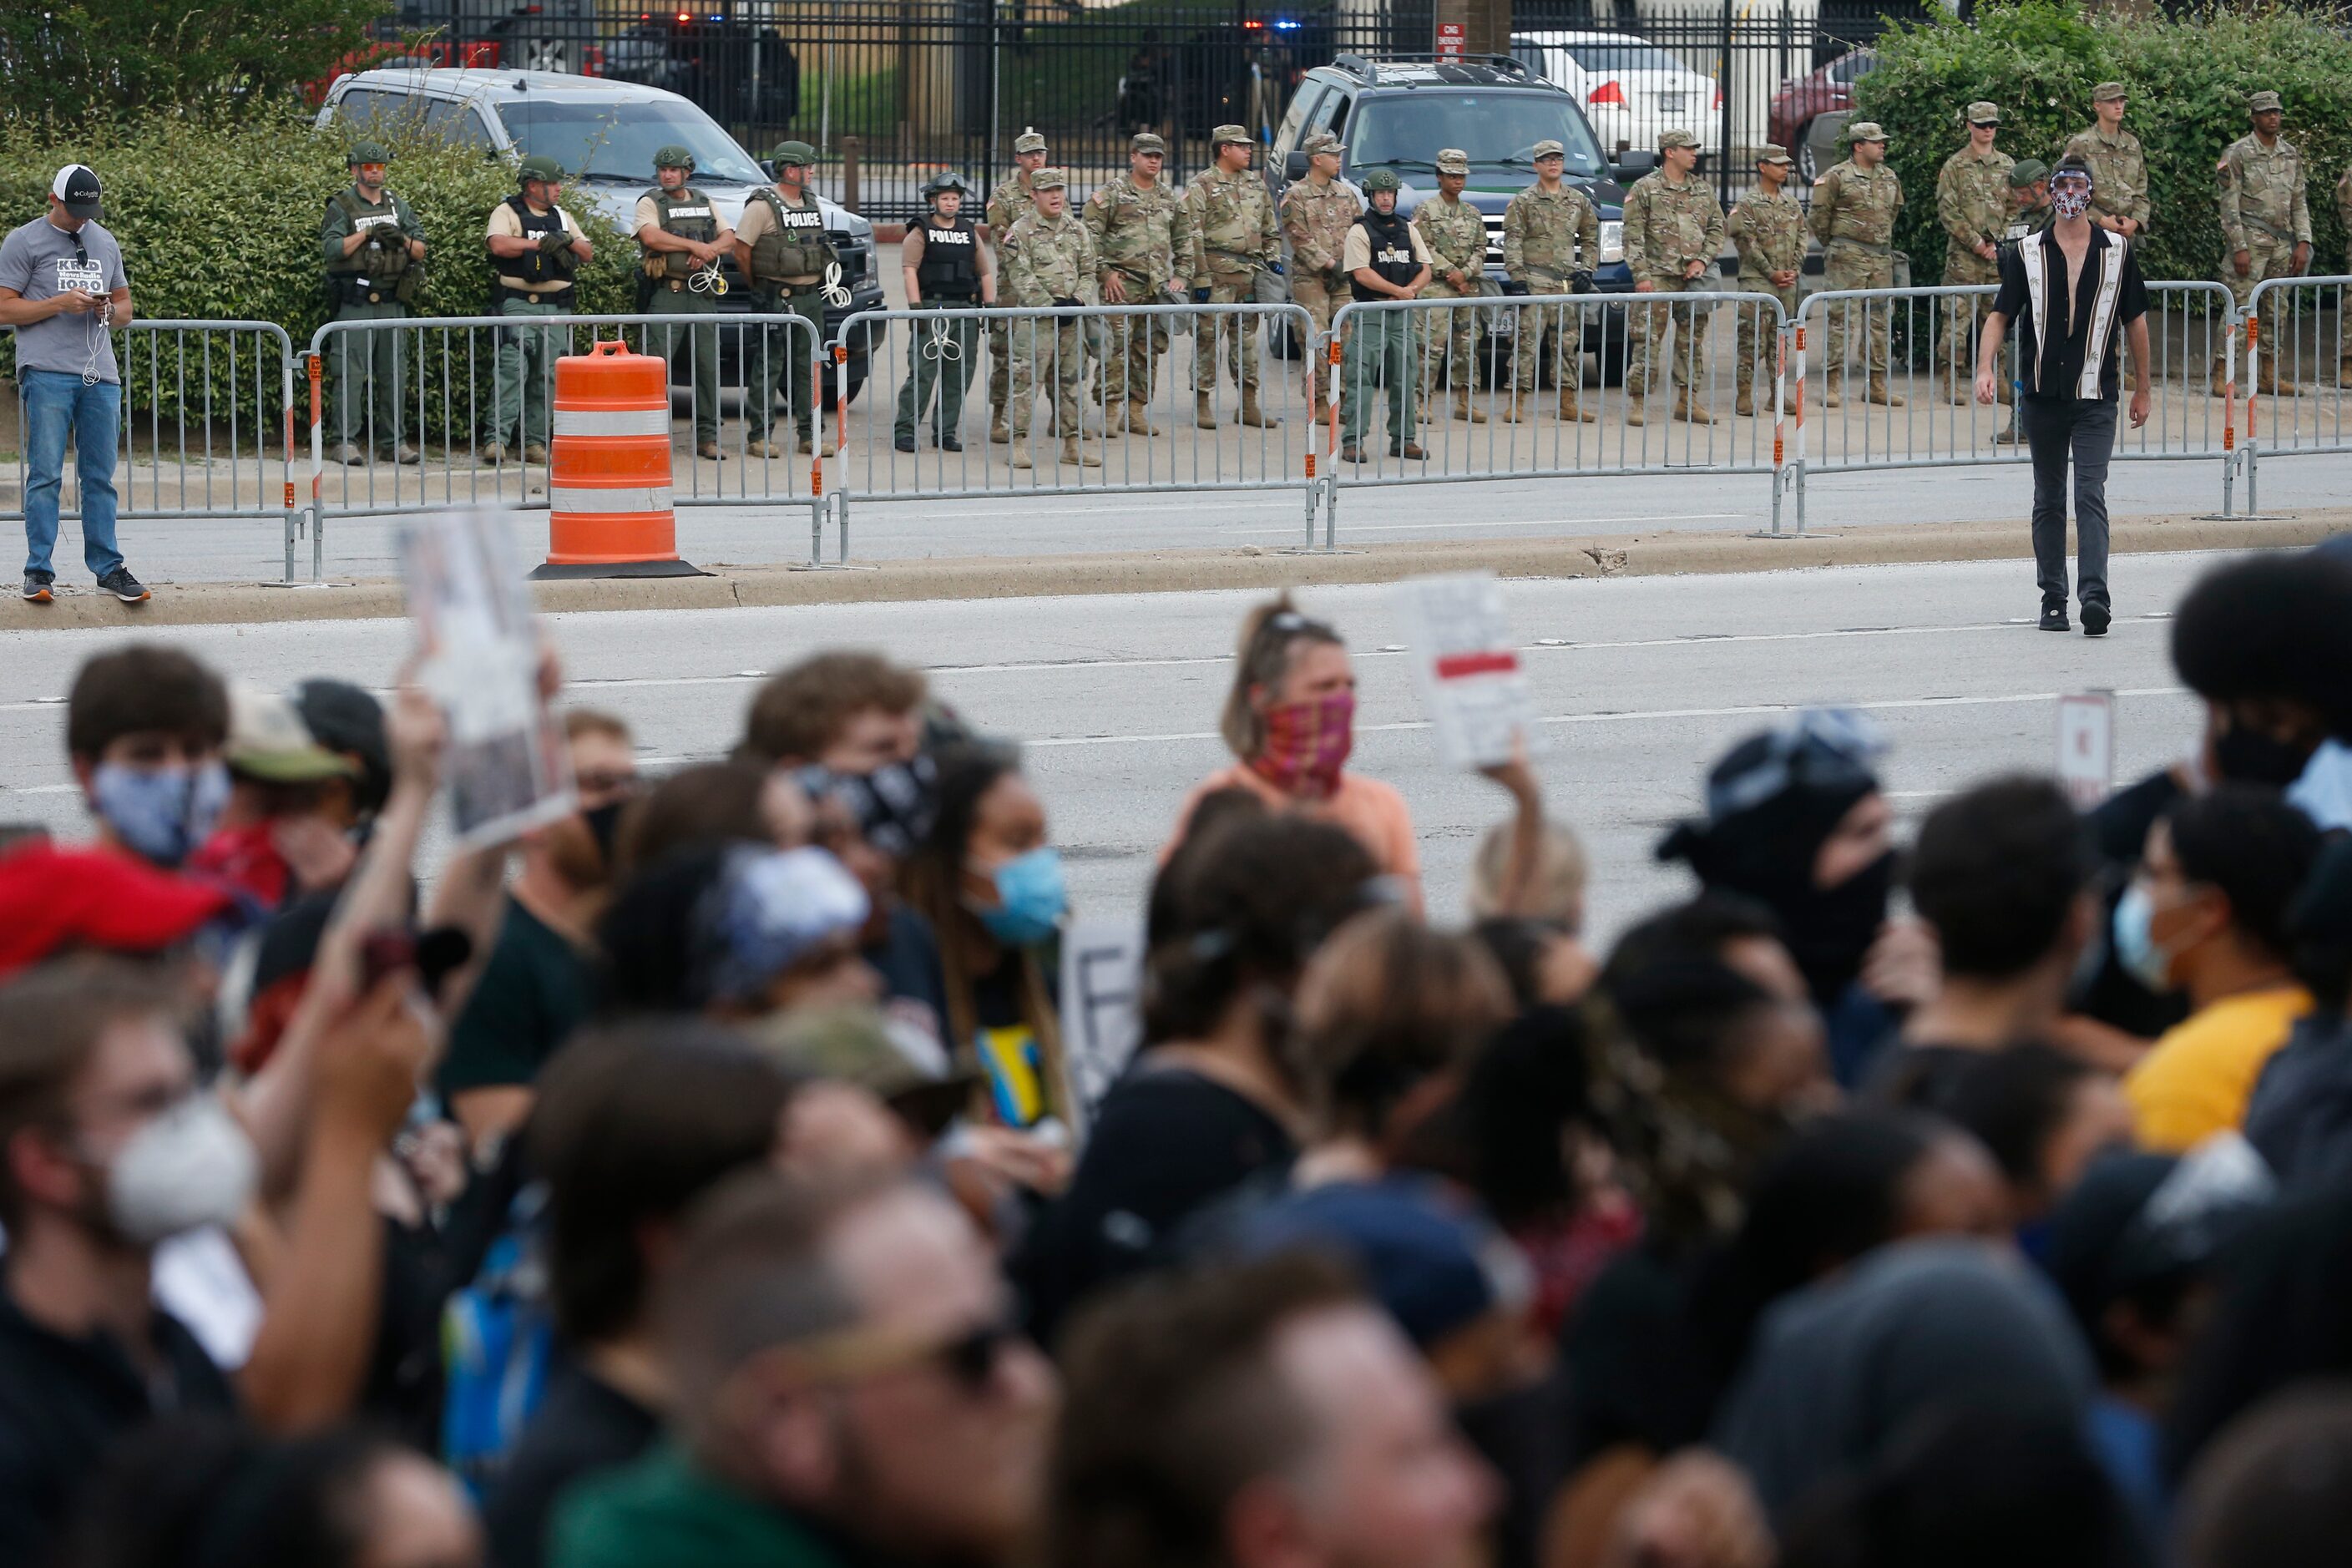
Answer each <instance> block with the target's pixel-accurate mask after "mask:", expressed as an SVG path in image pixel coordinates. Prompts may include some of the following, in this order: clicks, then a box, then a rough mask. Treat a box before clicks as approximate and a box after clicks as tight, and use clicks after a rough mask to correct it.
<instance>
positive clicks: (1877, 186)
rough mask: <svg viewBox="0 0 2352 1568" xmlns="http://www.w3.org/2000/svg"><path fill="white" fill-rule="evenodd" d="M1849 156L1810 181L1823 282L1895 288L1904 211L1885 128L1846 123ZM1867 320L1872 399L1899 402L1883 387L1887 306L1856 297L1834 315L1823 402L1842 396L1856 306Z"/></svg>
mask: <svg viewBox="0 0 2352 1568" xmlns="http://www.w3.org/2000/svg"><path fill="white" fill-rule="evenodd" d="M1845 137H1846V140H1847V141H1848V142H1850V143H1852V146H1851V148H1850V150H1849V156H1848V157H1847V158H1846V161H1845V162H1844V163H1840V164H1838V165H1836V166H1835V167H1834V168H1832V169H1831V170H1830V171H1829V173H1827V174H1823V175H1822V177H1821V178H1820V179H1818V180H1815V181H1814V182H1813V205H1812V210H1811V212H1810V213H1808V214H1807V215H1806V219H1805V221H1806V222H1807V223H1809V224H1811V226H1812V230H1813V237H1814V238H1816V239H1818V240H1820V241H1821V242H1822V284H1823V286H1824V287H1826V288H1830V289H1892V288H1894V287H1895V219H1896V218H1898V217H1900V216H1902V214H1903V182H1902V181H1901V180H1899V179H1897V178H1896V177H1895V171H1894V170H1893V169H1891V168H1889V167H1887V164H1886V132H1885V130H1884V129H1883V128H1881V127H1880V125H1879V123H1878V122H1877V121H1874V120H1853V121H1847V122H1846V127H1845ZM1857 309H1858V310H1859V311H1860V314H1861V317H1862V332H1863V361H1864V367H1865V368H1866V369H1867V371H1868V372H1869V374H1870V401H1871V402H1873V403H1878V404H1884V405H1889V406H1892V407H1897V408H1899V407H1901V406H1902V405H1903V396H1902V395H1901V394H1900V393H1896V392H1891V391H1889V390H1888V389H1887V385H1886V331H1887V321H1888V312H1889V310H1890V309H1891V307H1890V306H1888V305H1886V304H1885V303H1884V302H1881V303H1879V304H1875V305H1864V306H1860V307H1857V306H1855V305H1853V304H1852V303H1851V302H1849V303H1847V304H1845V305H1842V306H1840V307H1838V308H1837V309H1836V310H1832V311H1831V312H1830V323H1829V343H1828V348H1829V375H1828V385H1827V387H1826V389H1825V390H1824V392H1823V395H1822V406H1823V407H1827V408H1835V407H1836V406H1837V405H1839V404H1840V403H1841V402H1843V382H1844V379H1845V352H1846V341H1845V340H1846V333H1847V331H1848V330H1849V328H1850V327H1851V325H1852V323H1853V316H1854V314H1855V312H1856V310H1857Z"/></svg>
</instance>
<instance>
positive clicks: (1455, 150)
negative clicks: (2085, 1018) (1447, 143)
mask: <svg viewBox="0 0 2352 1568" xmlns="http://www.w3.org/2000/svg"><path fill="white" fill-rule="evenodd" d="M1437 172H1438V173H1439V174H1468V173H1469V172H1470V154H1469V153H1465V152H1464V151H1463V150H1462V149H1461V148H1459V147H1447V148H1444V149H1442V150H1441V151H1440V152H1439V153H1438V154H1437Z"/></svg>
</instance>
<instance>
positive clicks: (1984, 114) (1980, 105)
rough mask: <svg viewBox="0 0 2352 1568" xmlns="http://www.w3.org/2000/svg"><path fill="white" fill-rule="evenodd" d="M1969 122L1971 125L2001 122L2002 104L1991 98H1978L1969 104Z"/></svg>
mask: <svg viewBox="0 0 2352 1568" xmlns="http://www.w3.org/2000/svg"><path fill="white" fill-rule="evenodd" d="M1969 124H1971V125H1998V124H2000V104H1998V103H1995V102H1993V101H1992V100H1990V99H1983V98H1979V99H1978V100H1976V101H1975V102H1974V103H1971V104H1969Z"/></svg>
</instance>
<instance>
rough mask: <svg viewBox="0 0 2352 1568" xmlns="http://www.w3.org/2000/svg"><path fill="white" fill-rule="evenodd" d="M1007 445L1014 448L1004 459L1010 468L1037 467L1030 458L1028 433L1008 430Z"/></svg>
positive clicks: (1006, 435) (1006, 433)
mask: <svg viewBox="0 0 2352 1568" xmlns="http://www.w3.org/2000/svg"><path fill="white" fill-rule="evenodd" d="M1005 444H1006V445H1008V446H1010V447H1012V448H1013V450H1012V451H1011V452H1010V453H1009V454H1007V455H1006V457H1005V459H1004V461H1005V463H1006V464H1007V465H1008V466H1010V467H1012V468H1034V467H1035V466H1036V465H1035V463H1034V461H1032V459H1031V458H1030V456H1029V432H1028V431H1026V430H1007V431H1006V432H1005Z"/></svg>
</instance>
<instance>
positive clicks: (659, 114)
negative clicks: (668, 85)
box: [499, 93, 768, 185]
mask: <svg viewBox="0 0 2352 1568" xmlns="http://www.w3.org/2000/svg"><path fill="white" fill-rule="evenodd" d="M499 120H501V121H504V122H505V124H506V128H507V134H508V135H509V136H511V137H513V138H514V142H515V146H516V148H517V149H518V150H520V152H521V153H522V155H523V156H524V157H527V158H529V157H539V156H542V155H543V156H546V157H550V158H552V159H554V160H555V161H556V162H557V163H560V164H562V166H563V167H564V168H565V169H566V170H568V171H570V172H571V173H572V177H573V178H574V179H583V180H625V181H627V182H628V183H630V184H641V185H649V184H653V179H654V153H656V152H658V151H659V150H660V149H662V148H663V147H666V146H667V145H669V144H670V143H671V142H677V143H678V144H679V145H681V146H683V147H684V148H685V149H686V150H687V151H688V152H689V153H693V154H694V177H695V178H696V179H697V180H699V181H702V182H704V183H706V184H722V185H728V184H731V185H761V184H767V180H768V177H767V175H765V174H761V172H760V166H759V165H758V164H757V163H752V162H751V159H749V158H746V157H745V156H744V155H743V150H742V149H741V148H740V147H738V146H737V145H735V141H734V138H732V137H730V136H729V135H728V134H727V132H724V131H721V130H720V129H719V126H718V124H717V123H716V122H715V121H712V120H711V118H710V117H709V115H707V114H705V113H703V112H702V110H698V109H697V108H695V107H694V106H693V105H692V104H690V103H665V102H663V101H661V100H653V101H651V102H646V103H638V102H628V103H624V102H620V101H617V100H615V101H611V102H604V103H598V102H595V101H593V100H582V99H579V98H576V97H573V96H572V95H570V94H568V93H567V94H565V95H563V96H562V97H560V98H559V97H556V96H554V95H552V94H551V95H549V96H547V97H544V98H541V97H537V96H533V97H529V98H525V99H522V100H517V101H514V102H511V103H501V104H499Z"/></svg>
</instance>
